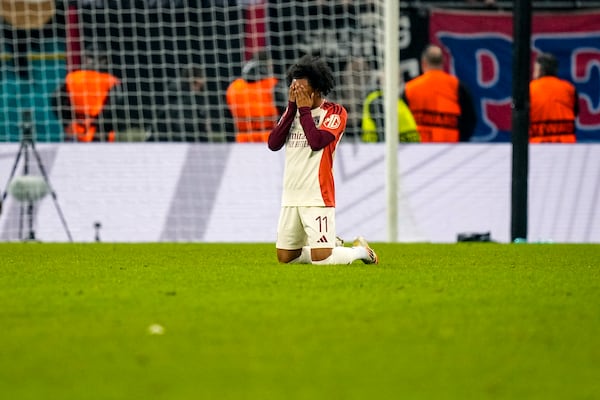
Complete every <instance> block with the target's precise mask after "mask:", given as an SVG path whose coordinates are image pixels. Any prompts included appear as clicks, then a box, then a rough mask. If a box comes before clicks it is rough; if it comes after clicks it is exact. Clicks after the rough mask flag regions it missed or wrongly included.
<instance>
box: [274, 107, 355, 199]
mask: <svg viewBox="0 0 600 400" xmlns="http://www.w3.org/2000/svg"><path fill="white" fill-rule="evenodd" d="M311 115H312V117H313V120H314V121H315V126H316V127H317V129H319V130H324V131H327V132H330V133H332V134H333V135H334V136H335V140H334V141H333V142H331V143H330V144H328V145H327V146H326V147H325V148H323V149H321V150H318V151H313V150H312V149H311V148H310V146H309V144H308V141H307V139H306V136H305V134H304V130H303V129H302V125H301V124H300V112H299V111H297V112H296V117H295V118H294V122H293V123H292V126H291V127H290V132H289V134H288V137H287V140H286V143H285V154H286V156H285V169H284V173H283V196H282V206H284V207H286V206H300V207H302V206H321V207H323V206H325V207H335V187H334V182H333V160H334V156H335V149H336V147H337V144H338V143H339V141H340V139H341V138H342V135H343V133H344V129H345V128H346V120H347V118H348V114H347V112H346V109H345V108H344V107H343V106H341V105H340V104H336V103H332V102H328V101H323V103H321V105H320V106H319V107H317V108H315V109H313V110H311Z"/></svg>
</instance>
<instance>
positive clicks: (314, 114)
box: [268, 55, 379, 264]
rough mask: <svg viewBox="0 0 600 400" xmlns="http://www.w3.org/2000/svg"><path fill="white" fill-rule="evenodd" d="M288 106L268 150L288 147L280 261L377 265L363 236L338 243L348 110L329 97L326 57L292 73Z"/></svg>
mask: <svg viewBox="0 0 600 400" xmlns="http://www.w3.org/2000/svg"><path fill="white" fill-rule="evenodd" d="M287 83H288V85H289V92H288V93H289V99H288V105H287V108H286V110H285V112H284V113H283V115H282V116H281V119H280V120H279V123H278V124H277V126H276V127H275V128H274V129H273V130H272V131H271V133H270V135H269V141H268V145H269V149H271V150H272V151H278V150H280V149H281V148H283V147H284V146H285V169H284V174H283V195H282V207H281V214H280V216H279V224H278V228H277V244H276V247H277V259H278V260H279V262H282V263H302V264H311V263H312V264H351V263H352V262H354V261H356V260H362V261H363V262H364V263H366V264H378V263H379V259H378V257H377V254H375V251H373V249H371V248H370V247H369V244H368V243H367V241H366V240H365V239H364V238H362V237H358V238H356V240H354V242H353V246H352V247H344V246H336V245H335V244H336V235H335V184H334V178H333V160H334V156H335V150H336V146H337V144H338V143H339V141H340V139H341V138H342V135H343V133H344V129H345V127H346V120H347V112H346V109H345V108H344V107H343V106H341V105H340V104H337V103H333V102H330V101H328V100H327V99H326V98H325V97H324V96H326V95H327V94H329V92H331V90H332V89H333V86H334V79H333V74H332V72H331V69H330V68H329V67H328V66H327V63H325V62H324V61H323V60H321V59H319V58H317V57H312V56H310V55H308V56H304V57H303V58H301V59H300V60H299V61H298V62H297V63H296V64H294V65H293V66H292V67H291V68H290V69H289V71H288V74H287Z"/></svg>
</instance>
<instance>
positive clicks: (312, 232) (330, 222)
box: [276, 207, 335, 250]
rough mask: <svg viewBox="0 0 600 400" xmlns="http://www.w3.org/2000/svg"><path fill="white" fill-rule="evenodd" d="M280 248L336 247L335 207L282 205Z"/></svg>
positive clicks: (278, 233) (278, 236)
mask: <svg viewBox="0 0 600 400" xmlns="http://www.w3.org/2000/svg"><path fill="white" fill-rule="evenodd" d="M276 246H277V248H278V249H283V250H297V249H301V248H302V247H304V246H310V247H311V248H333V247H335V207H281V213H280V214H279V225H278V226H277V243H276Z"/></svg>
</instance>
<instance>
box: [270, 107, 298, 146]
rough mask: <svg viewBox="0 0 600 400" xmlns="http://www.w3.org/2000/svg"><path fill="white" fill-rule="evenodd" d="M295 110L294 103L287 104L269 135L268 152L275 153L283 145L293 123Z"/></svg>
mask: <svg viewBox="0 0 600 400" xmlns="http://www.w3.org/2000/svg"><path fill="white" fill-rule="evenodd" d="M296 110H297V108H296V103H294V102H291V101H290V102H288V106H287V108H286V110H285V112H284V113H283V115H282V116H281V119H280V120H279V122H278V123H277V125H276V126H275V128H273V130H272V131H271V133H270V134H269V141H268V145H269V149H270V150H272V151H277V150H279V149H281V148H282V147H283V145H284V144H285V140H286V139H287V135H288V133H289V132H290V128H291V126H292V122H294V117H295V116H296Z"/></svg>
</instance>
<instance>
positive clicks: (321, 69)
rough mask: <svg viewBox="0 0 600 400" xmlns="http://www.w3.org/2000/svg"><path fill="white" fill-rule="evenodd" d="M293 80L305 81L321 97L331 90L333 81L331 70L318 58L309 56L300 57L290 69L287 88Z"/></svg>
mask: <svg viewBox="0 0 600 400" xmlns="http://www.w3.org/2000/svg"><path fill="white" fill-rule="evenodd" d="M294 79H306V80H308V83H310V86H312V88H313V89H314V90H316V91H318V92H319V93H321V95H323V96H326V95H327V94H329V92H331V90H333V87H334V85H335V80H334V78H333V72H331V68H329V66H328V65H327V63H326V62H325V61H323V60H322V59H321V58H319V57H315V56H311V55H310V54H307V55H305V56H304V57H302V58H301V59H300V60H298V62H297V63H296V64H294V65H292V66H291V67H290V69H289V70H288V73H287V84H288V86H289V85H290V84H291V83H292V80H294Z"/></svg>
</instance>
